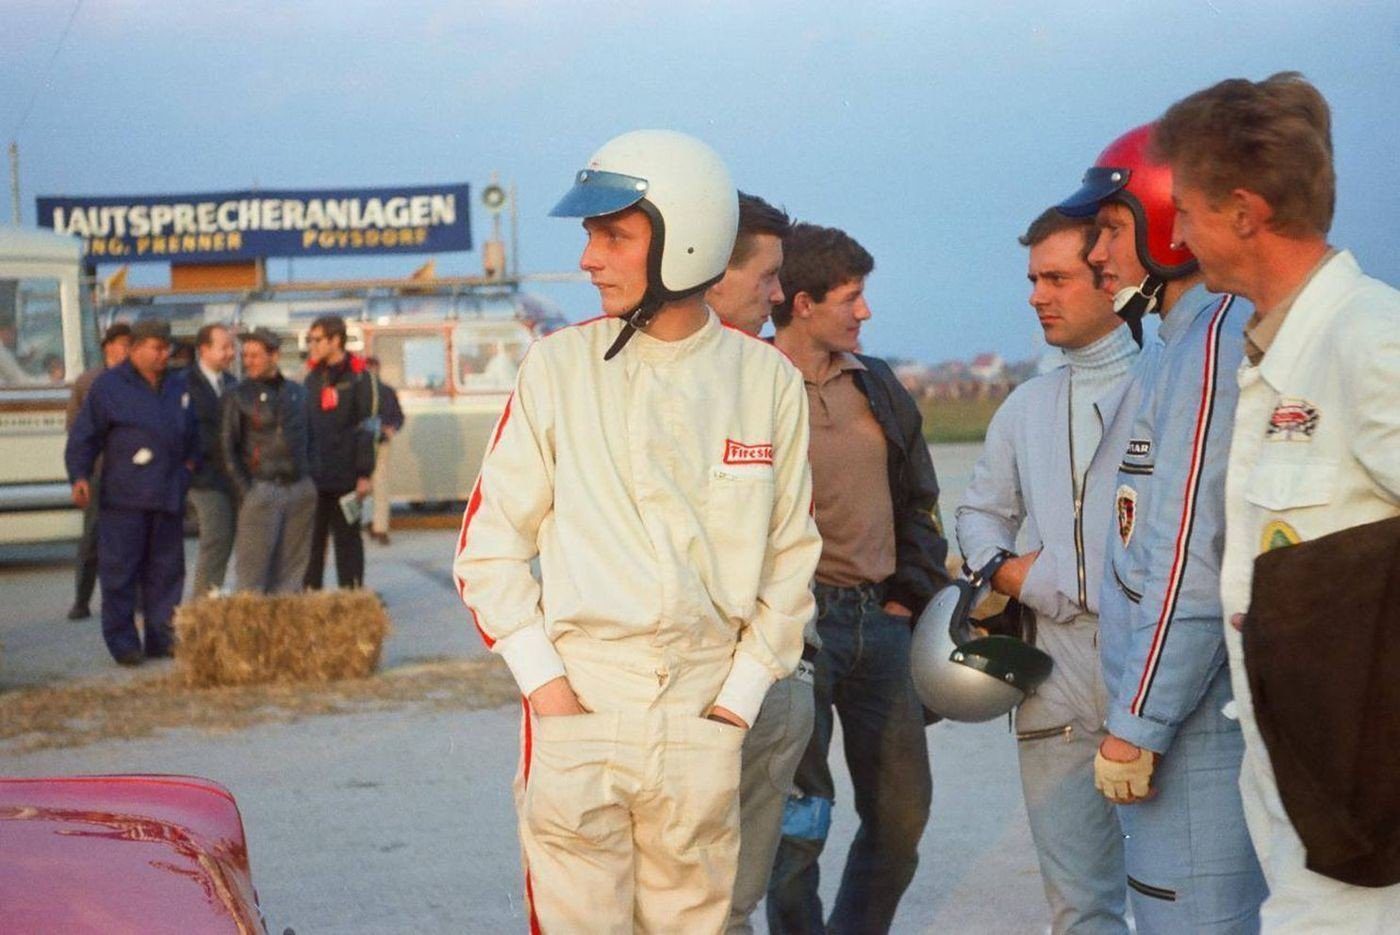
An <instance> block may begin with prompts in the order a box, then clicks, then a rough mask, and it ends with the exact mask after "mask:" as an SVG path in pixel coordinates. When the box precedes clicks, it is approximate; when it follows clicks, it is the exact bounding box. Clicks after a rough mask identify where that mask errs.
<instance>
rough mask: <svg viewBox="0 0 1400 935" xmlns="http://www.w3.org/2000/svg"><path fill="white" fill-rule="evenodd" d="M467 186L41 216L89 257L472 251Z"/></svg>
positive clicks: (181, 201)
mask: <svg viewBox="0 0 1400 935" xmlns="http://www.w3.org/2000/svg"><path fill="white" fill-rule="evenodd" d="M470 204H471V199H470V197H469V186H467V185H418V186H406V187H402V188H357V189H318V190H296V191H291V190H288V191H235V192H209V193H205V194H196V195H150V196H139V197H108V196H104V197H100V198H69V197H57V196H42V197H40V198H38V199H37V206H38V212H37V215H38V218H39V224H40V225H41V226H43V227H51V228H53V229H54V230H56V231H58V232H60V233H63V234H71V235H73V236H77V237H81V238H83V247H84V251H85V253H86V255H87V259H88V261H89V262H94V263H100V262H117V263H141V262H161V263H169V262H176V263H217V262H222V261H232V260H252V259H256V258H259V257H274V256H295V257H303V256H345V255H351V256H354V255H359V254H367V253H446V252H449V251H453V250H470V249H471V246H472V238H471V223H470V217H469V215H468V208H469V206H470Z"/></svg>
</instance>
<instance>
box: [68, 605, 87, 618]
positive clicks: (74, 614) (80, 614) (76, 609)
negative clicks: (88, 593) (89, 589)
mask: <svg viewBox="0 0 1400 935" xmlns="http://www.w3.org/2000/svg"><path fill="white" fill-rule="evenodd" d="M91 616H92V610H91V609H90V608H89V607H88V605H86V604H74V605H73V606H72V607H70V608H68V619H69V620H86V619H87V618H89V617H91Z"/></svg>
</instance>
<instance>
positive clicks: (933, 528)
mask: <svg viewBox="0 0 1400 935" xmlns="http://www.w3.org/2000/svg"><path fill="white" fill-rule="evenodd" d="M783 254H784V257H783V265H782V271H781V274H780V278H781V282H782V290H783V294H784V300H783V302H782V303H781V304H779V305H777V306H776V307H775V308H774V310H773V324H774V327H775V328H776V329H777V335H776V337H775V338H774V344H776V345H777V347H778V348H779V349H780V350H782V351H783V352H784V353H786V354H787V355H788V357H790V358H791V359H792V361H793V363H795V364H796V365H797V368H798V369H799V370H800V371H801V372H802V376H803V379H804V381H805V383H806V387H807V398H808V402H809V404H810V413H811V414H810V419H811V431H812V434H811V443H810V447H809V458H810V461H811V465H812V482H813V500H814V509H815V513H816V520H817V528H818V530H820V532H821V535H822V554H821V560H820V562H819V563H818V565H817V572H816V578H817V581H816V596H817V632H818V634H819V635H820V636H821V642H822V646H821V649H820V651H819V652H818V653H817V654H816V659H815V678H814V681H815V684H814V689H815V696H816V725H815V728H814V730H813V732H812V739H811V741H810V742H809V744H808V747H807V751H806V753H805V754H804V756H803V760H802V763H801V765H800V766H799V767H798V770H797V777H796V785H797V788H798V792H799V794H798V795H795V796H793V797H792V798H791V799H789V801H788V805H787V808H786V811H785V813H784V816H783V840H782V843H781V845H780V846H779V849H778V857H777V860H776V862H775V864H774V868H773V877H772V881H771V882H770V884H769V889H768V925H769V929H770V930H771V931H773V932H824V931H827V930H828V928H829V929H830V930H831V931H833V932H838V931H839V932H862V933H865V932H884V931H887V930H888V929H889V927H890V924H891V922H892V921H893V919H894V914H895V910H896V908H897V907H898V905H899V899H900V897H901V896H902V895H903V894H904V890H905V888H906V887H907V886H908V885H909V881H910V880H911V879H913V876H914V870H915V868H916V867H917V866H918V859H919V856H918V846H919V838H920V837H921V836H922V835H923V830H924V825H925V823H926V822H927V821H928V810H929V798H930V790H931V787H932V780H931V777H930V774H929V764H928V746H927V744H926V742H925V739H924V719H923V709H922V707H921V705H920V704H919V700H918V698H917V697H916V696H915V694H914V687H913V682H912V681H911V679H910V674H909V638H910V631H911V627H912V618H913V617H914V616H916V615H917V614H918V613H919V612H920V611H921V610H923V607H924V604H926V603H927V602H928V600H929V598H930V597H931V596H932V595H933V592H934V591H935V590H936V589H937V588H938V587H941V586H942V585H943V584H945V583H946V582H947V575H946V573H945V571H944V561H945V559H946V558H947V553H948V544H947V541H946V540H945V539H944V537H943V533H942V530H941V529H940V527H939V525H938V520H937V511H938V482H937V479H936V477H935V475H934V470H933V463H932V461H931V460H930V458H929V453H928V446H927V445H926V444H925V443H924V440H923V426H922V419H921V418H920V415H919V410H918V407H917V406H916V405H915V403H914V400H913V399H912V398H911V397H910V396H909V394H908V392H907V391H905V389H904V388H903V387H902V386H901V385H900V384H899V381H898V380H896V379H895V376H894V373H893V372H892V371H891V370H890V367H889V365H888V364H886V363H885V362H884V361H882V360H879V359H878V358H874V357H866V356H862V355H859V354H856V353H855V351H856V349H857V348H858V347H859V346H860V329H861V325H862V324H863V323H864V322H865V321H867V320H868V319H869V318H870V306H869V305H867V304H866V301H865V295H864V290H865V279H866V277H867V276H868V275H869V274H870V272H871V270H873V269H874V267H875V261H874V260H873V259H872V258H871V256H870V254H869V253H867V252H866V251H865V249H864V248H863V247H861V245H860V244H858V243H856V241H855V240H853V239H852V238H851V237H850V236H848V235H847V234H845V233H844V232H842V231H839V230H835V229H833V228H825V227H818V226H816V225H813V224H798V225H795V226H794V227H793V229H792V232H791V233H790V234H789V235H788V237H787V238H785V240H784V242H783ZM833 712H834V714H835V715H839V716H840V718H841V727H842V732H843V734H844V737H845V750H846V761H847V766H848V768H849V769H850V772H851V784H852V786H853V787H854V799H855V809H856V814H857V815H858V816H859V818H860V830H859V831H858V832H857V834H856V837H855V841H854V842H853V843H852V845H851V852H850V854H849V855H848V857H847V860H846V869H845V873H844V874H843V876H842V878H841V887H840V889H839V890H838V892H837V894H836V902H835V905H834V906H833V907H832V910H831V915H830V917H829V918H828V919H825V920H824V919H823V913H822V906H821V900H820V898H819V897H818V896H817V877H818V873H817V859H818V857H819V856H820V855H821V852H822V848H823V846H824V845H825V843H826V835H827V831H828V829H829V828H830V823H831V807H832V799H833V793H834V786H833V783H832V779H831V770H830V768H829V765H828V762H827V758H828V750H829V748H830V745H831V735H832V729H833V726H834V716H833Z"/></svg>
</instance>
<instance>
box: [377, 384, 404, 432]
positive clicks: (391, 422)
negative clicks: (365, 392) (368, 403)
mask: <svg viewBox="0 0 1400 935" xmlns="http://www.w3.org/2000/svg"><path fill="white" fill-rule="evenodd" d="M379 424H380V425H381V426H382V427H383V428H388V429H393V430H394V431H395V432H397V431H398V430H399V429H401V428H403V408H402V407H401V406H400V405H399V394H398V393H396V392H394V388H393V387H392V386H390V385H389V384H387V383H385V382H384V381H383V380H380V381H379Z"/></svg>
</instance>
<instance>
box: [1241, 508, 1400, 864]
mask: <svg viewBox="0 0 1400 935" xmlns="http://www.w3.org/2000/svg"><path fill="white" fill-rule="evenodd" d="M1244 663H1245V673H1246V676H1247V677H1248V679H1249V689H1250V694H1251V697H1252V698H1253V703H1254V716H1255V720H1256V721H1257V722H1258V724H1259V733H1260V734H1261V735H1262V736H1263V738H1264V746H1265V747H1267V748H1268V751H1269V762H1270V763H1271V764H1272V766H1273V770H1274V778H1275V779H1276V780H1277V781H1278V793H1279V799H1280V800H1281V801H1282V802H1283V808H1284V811H1286V812H1287V813H1288V820H1289V822H1290V823H1291V824H1292V825H1293V829H1294V830H1295V831H1296V832H1297V833H1298V837H1299V839H1300V840H1301V841H1302V842H1303V847H1304V848H1305V849H1306V851H1307V867H1308V869H1309V870H1312V871H1313V872H1314V873H1320V874H1322V875H1324V876H1328V877H1331V878H1332V879H1334V880H1341V881H1342V882H1343V883H1350V884H1352V885H1354V886H1393V885H1395V884H1397V883H1400V781H1397V777H1400V516H1397V517H1392V518H1391V519H1386V520H1380V521H1379V522H1374V523H1368V524H1366V525H1363V526H1354V527H1352V528H1351V529H1344V530H1342V531H1341V532H1334V533H1332V534H1331V535H1328V536H1323V537H1321V538H1319V539H1314V540H1312V541H1310V542H1304V543H1302V544H1301V545H1294V546H1288V547H1285V548H1279V549H1273V550H1272V551H1268V552H1265V553H1263V554H1262V555H1260V556H1259V557H1258V558H1256V559H1255V560H1254V579H1253V584H1252V591H1251V594H1250V604H1249V616H1248V620H1247V621H1246V622H1245V625H1244Z"/></svg>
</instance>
